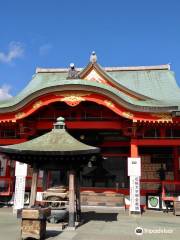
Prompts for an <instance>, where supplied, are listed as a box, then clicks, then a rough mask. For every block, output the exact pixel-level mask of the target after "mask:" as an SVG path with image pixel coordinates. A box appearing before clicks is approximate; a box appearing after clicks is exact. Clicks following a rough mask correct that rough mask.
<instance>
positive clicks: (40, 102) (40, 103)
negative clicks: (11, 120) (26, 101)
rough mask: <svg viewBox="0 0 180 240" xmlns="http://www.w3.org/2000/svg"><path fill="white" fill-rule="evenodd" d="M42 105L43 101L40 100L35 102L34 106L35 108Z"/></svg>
mask: <svg viewBox="0 0 180 240" xmlns="http://www.w3.org/2000/svg"><path fill="white" fill-rule="evenodd" d="M40 106H42V101H41V100H40V101H37V102H35V103H34V104H33V108H34V109H37V108H39V107H40Z"/></svg>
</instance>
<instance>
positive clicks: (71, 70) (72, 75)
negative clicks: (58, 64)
mask: <svg viewBox="0 0 180 240" xmlns="http://www.w3.org/2000/svg"><path fill="white" fill-rule="evenodd" d="M77 78H79V75H78V71H77V70H76V68H75V64H74V63H70V65H69V70H68V76H67V79H77Z"/></svg>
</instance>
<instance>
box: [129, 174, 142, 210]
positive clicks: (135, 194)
mask: <svg viewBox="0 0 180 240" xmlns="http://www.w3.org/2000/svg"><path fill="white" fill-rule="evenodd" d="M129 210H130V211H131V212H140V180H139V176H130V208H129Z"/></svg>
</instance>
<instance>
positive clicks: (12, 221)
mask: <svg viewBox="0 0 180 240" xmlns="http://www.w3.org/2000/svg"><path fill="white" fill-rule="evenodd" d="M83 218H84V219H85V223H84V224H83V225H82V226H80V227H79V228H77V230H76V231H67V230H65V231H59V229H58V224H53V225H48V227H47V230H48V231H47V237H46V239H48V240H110V239H112V240H121V239H122V240H131V239H133V240H134V239H140V240H141V239H145V240H146V239H147V240H148V239H151V240H158V239H160V240H161V239H163V240H168V239H170V240H178V239H180V216H179V217H178V216H176V217H175V216H174V215H173V214H172V213H162V212H155V211H146V212H145V213H144V214H143V215H142V216H138V215H136V216H134V215H133V216H132V215H131V216H129V214H128V211H127V212H124V210H122V209H121V210H117V209H116V210H112V209H111V210H110V209H109V210H107V209H103V208H100V209H98V210H95V208H88V209H86V210H84V212H83ZM136 227H141V228H143V230H144V234H143V235H141V236H138V235H136V234H135V228H136ZM153 231H156V232H158V231H159V232H160V231H166V233H155V232H153ZM168 231H169V233H167V232H168ZM19 239H21V238H20V221H19V220H18V219H16V216H13V214H12V209H11V208H0V240H19Z"/></svg>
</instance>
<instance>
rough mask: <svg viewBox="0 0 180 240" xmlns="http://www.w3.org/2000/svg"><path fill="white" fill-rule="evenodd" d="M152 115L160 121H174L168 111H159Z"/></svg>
mask: <svg viewBox="0 0 180 240" xmlns="http://www.w3.org/2000/svg"><path fill="white" fill-rule="evenodd" d="M151 116H152V117H156V118H158V119H157V120H156V121H158V122H165V121H168V122H172V116H171V115H170V114H167V113H158V114H151Z"/></svg>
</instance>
